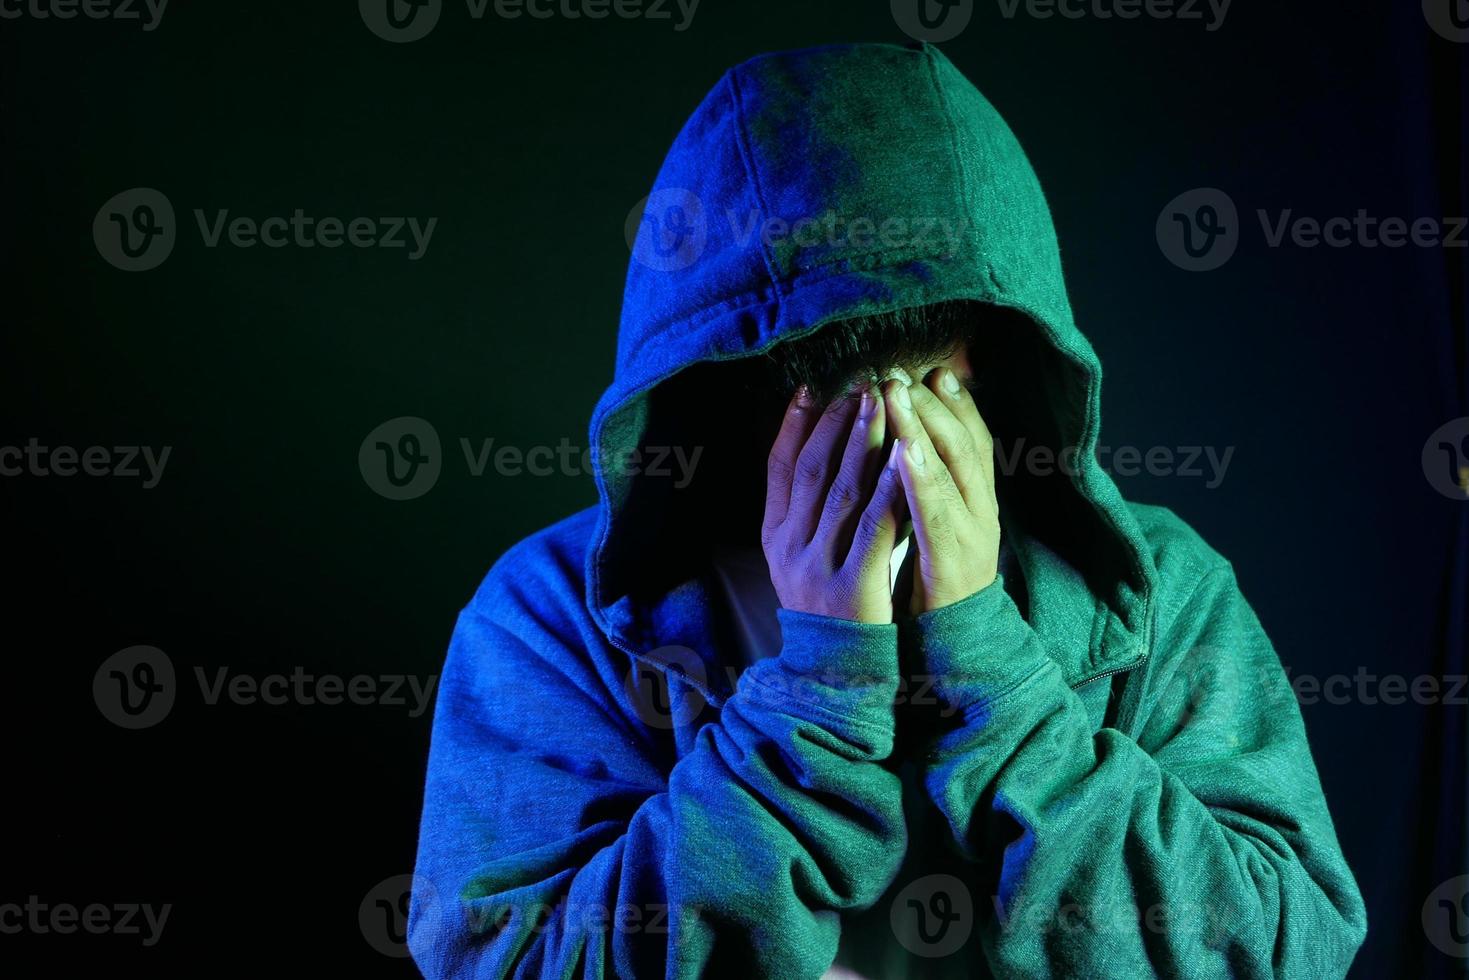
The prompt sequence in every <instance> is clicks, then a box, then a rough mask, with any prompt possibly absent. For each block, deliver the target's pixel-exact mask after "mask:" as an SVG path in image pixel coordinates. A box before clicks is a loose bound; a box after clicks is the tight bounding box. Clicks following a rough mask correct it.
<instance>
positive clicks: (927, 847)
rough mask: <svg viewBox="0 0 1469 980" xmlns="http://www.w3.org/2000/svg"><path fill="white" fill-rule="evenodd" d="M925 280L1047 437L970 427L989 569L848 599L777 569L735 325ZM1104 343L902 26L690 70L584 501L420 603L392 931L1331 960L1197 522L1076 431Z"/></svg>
mask: <svg viewBox="0 0 1469 980" xmlns="http://www.w3.org/2000/svg"><path fill="white" fill-rule="evenodd" d="M935 322H937V323H939V324H940V327H941V329H938V330H937V332H936V333H934V331H932V330H930V331H929V332H930V333H931V334H934V335H936V336H944V337H947V336H951V335H956V334H962V335H963V337H964V338H966V340H965V342H966V344H967V348H966V351H967V356H968V359H969V361H970V362H971V363H972V364H974V365H976V367H975V368H974V370H973V375H974V378H973V381H974V385H973V387H974V388H975V389H976V391H977V392H978V395H977V398H976V401H977V403H978V405H979V411H980V413H981V414H982V416H983V419H984V421H985V422H986V423H988V426H989V429H990V430H992V433H993V440H994V444H995V446H997V447H1001V450H1002V451H1001V452H999V453H997V454H996V455H997V456H1000V457H1003V447H1005V446H1019V445H1025V446H1026V447H1028V450H1027V451H1029V450H1032V449H1034V448H1035V447H1042V448H1044V449H1045V450H1046V451H1047V452H1048V453H1049V454H1050V455H1049V456H1048V459H1049V460H1052V461H1054V462H1053V465H1046V466H1039V465H1024V466H1016V465H1008V466H1007V465H1000V466H999V467H997V468H993V472H992V473H991V479H992V481H993V484H994V487H993V495H994V499H996V500H997V501H998V504H997V513H998V519H999V524H1000V526H1001V527H1002V529H1003V531H1002V533H999V538H1000V542H1001V544H1000V553H999V557H998V564H997V568H996V573H992V576H991V578H992V580H990V581H989V584H986V585H984V586H983V587H982V588H980V589H979V590H978V591H976V592H974V593H973V594H972V595H969V596H966V597H960V598H959V599H958V601H954V602H951V603H948V604H946V605H944V606H943V607H942V608H936V609H928V610H926V611H922V612H919V613H917V614H913V613H912V612H911V611H910V610H909V609H908V608H907V607H906V606H905V605H904V604H903V603H901V602H895V603H894V605H893V610H894V615H893V616H892V617H891V620H892V621H887V622H866V621H855V620H854V619H851V618H841V617H837V616H831V615H823V614H819V613H814V612H811V611H801V610H795V609H790V608H784V607H781V606H780V604H779V603H778V602H777V597H776V595H775V592H774V591H773V589H772V584H771V577H770V575H769V574H767V569H766V568H765V564H764V562H763V561H762V557H761V517H760V515H761V506H762V503H763V502H764V501H765V499H766V495H767V480H768V479H769V477H770V473H769V472H768V471H767V466H766V463H767V456H768V455H770V456H772V457H773V455H774V451H773V450H772V448H771V442H772V439H774V438H775V437H776V431H777V429H778V428H780V426H781V425H782V421H781V419H782V412H783V411H784V410H785V402H786V398H787V397H788V396H789V395H790V392H789V390H782V389H781V387H780V386H779V385H775V384H772V381H771V379H772V377H773V376H775V375H773V374H772V370H771V365H772V364H776V363H779V364H780V365H781V369H782V370H785V371H787V372H789V371H790V370H791V369H792V365H795V366H796V369H797V370H798V371H799V370H818V369H820V368H821V367H822V365H821V364H818V363H816V362H817V361H819V360H821V359H822V358H823V357H826V356H828V355H830V352H831V351H838V352H840V351H841V350H842V349H843V348H842V347H841V345H840V344H838V345H837V346H835V347H828V348H826V350H827V355H823V354H820V353H819V352H820V350H821V348H819V347H813V346H812V345H814V344H818V343H819V342H820V341H822V340H823V338H830V337H846V338H848V339H850V338H852V337H857V338H858V339H859V340H860V339H861V338H863V337H865V336H867V335H866V334H864V333H863V331H864V330H872V331H879V332H880V331H889V332H892V331H896V332H897V333H899V334H901V333H903V332H904V331H908V332H910V333H911V332H912V330H913V328H914V324H915V323H917V324H920V325H923V324H928V325H930V326H931V325H932V324H933V323H935ZM858 346H861V345H860V344H859V345H858ZM878 346H879V347H880V346H881V345H880V344H879V345H878ZM813 352H814V353H813ZM944 352H947V348H946V349H945V351H941V352H940V353H944ZM802 365H805V367H804V368H803V367H802ZM827 366H828V367H830V365H827ZM878 369H881V366H878ZM872 380H874V381H877V380H881V379H878V378H874V379H872ZM967 380H968V379H966V383H967ZM1100 381H1101V369H1100V365H1099V363H1098V360H1097V357H1096V355H1095V354H1094V353H1093V351H1092V349H1091V347H1090V345H1089V344H1088V343H1087V341H1086V340H1085V339H1084V338H1083V336H1082V335H1081V333H1080V332H1079V331H1078V329H1077V327H1076V325H1075V323H1074V322H1073V320H1072V314H1071V310H1070V307H1069V304H1068V301H1067V297H1066V291H1065V287H1064V284H1063V281H1062V274H1061V264H1060V258H1059V254H1058V250H1057V244H1056V237H1055V232H1054V229H1053V227H1052V224H1051V219H1050V215H1049V211H1048V209H1047V205H1046V202H1045V199H1044V197H1043V196H1042V193H1041V189H1040V187H1039V185H1038V183H1037V181H1036V177H1035V175H1034V173H1033V172H1032V170H1031V168H1030V165H1029V164H1028V162H1027V161H1026V158H1025V156H1024V154H1023V153H1022V151H1021V149H1020V147H1019V145H1018V144H1017V142H1016V140H1015V138H1014V136H1013V135H1012V134H1011V132H1010V130H1009V129H1008V127H1007V126H1006V125H1005V123H1004V122H1003V121H1002V120H1001V118H1000V117H999V115H998V114H997V113H996V112H995V110H994V109H993V108H992V107H991V106H990V104H989V103H988V102H987V101H986V100H985V99H984V98H983V97H982V96H981V95H980V94H979V92H978V91H976V90H975V88H974V87H973V86H972V85H971V84H970V83H969V82H968V81H967V80H966V79H965V78H964V77H963V76H962V75H961V74H960V73H959V72H958V71H957V70H956V69H955V67H954V66H953V64H951V63H950V62H949V61H948V60H947V59H946V58H945V57H944V56H943V55H942V54H941V53H939V51H937V50H936V49H935V48H933V47H931V46H928V45H921V44H920V45H911V46H896V45H881V44H870V45H869V44H860V45H841V46H830V47H823V48H817V49H812V50H805V51H797V52H790V53H779V54H772V55H766V56H762V57H758V58H755V59H753V60H751V61H748V62H746V63H744V64H742V65H739V66H738V67H736V68H734V69H732V70H730V71H729V72H727V73H726V74H725V75H724V77H723V78H722V79H721V80H720V81H719V82H718V84H717V85H716V86H715V87H714V89H713V90H712V91H711V92H710V93H709V94H708V96H707V97H706V98H705V99H704V101H703V102H702V103H701V104H700V106H699V107H698V108H697V110H696V111H695V112H694V114H693V116H692V117H691V118H690V120H689V121H688V123H687V124H686V125H685V126H684V128H683V130H682V131H681V133H680V134H679V136H678V137H677V139H676V140H675V142H674V145H673V147H672V149H671V151H670V152H669V154H668V157H667V159H666V161H665V162H664V164H663V167H662V169H661V171H660V173H659V176H658V179H657V182H656V184H655V187H654V189H653V191H652V193H651V195H650V197H649V199H648V202H647V206H646V208H645V209H644V212H643V215H642V219H641V221H640V230H639V231H638V235H637V239H636V241H635V243H634V248H633V261H632V262H631V264H630V267H629V272H628V277H627V285H626V293H625V298H624V305H623V313H622V321H621V328H620V333H619V342H618V350H617V360H616V372H615V376H614V379H613V381H612V384H611V386H610V387H609V388H608V390H607V391H606V393H605V395H604V396H603V397H602V398H601V400H600V401H599V403H598V405H597V407H596V410H595V413H594V415H593V418H592V422H591V446H592V450H593V459H594V460H595V462H596V467H595V470H596V483H597V489H598V494H599V498H600V499H599V503H598V504H597V505H596V506H595V507H592V508H589V509H588V510H586V511H583V512H581V513H578V514H575V515H573V516H571V517H569V518H567V519H565V520H563V521H561V522H559V523H557V524H554V525H552V526H551V527H549V528H546V529H545V530H543V531H540V532H538V533H536V534H534V535H532V536H530V537H529V538H527V539H526V540H524V541H522V542H520V543H518V544H517V545H515V546H514V547H513V548H511V549H510V550H509V551H508V552H506V553H505V555H504V556H503V557H501V558H500V560H499V561H497V562H496V563H495V564H494V566H493V567H492V568H491V570H490V572H489V574H488V576H487V577H486V578H485V580H484V582H483V584H482V585H481V586H480V588H479V590H478V591H477V592H476V594H475V595H474V597H473V599H472V600H471V601H470V603H469V604H468V606H467V607H466V608H465V609H464V611H463V613H462V614H461V616H460V618H459V620H458V623H457V625H456V628H455V631H454V634H453V638H452V640H451V643H450V648H449V653H448V657H447V662H446V663H445V665H444V669H443V673H442V678H441V681H440V685H439V694H438V700H437V708H436V713H435V717H434V724H433V735H432V744H431V748H430V753H429V765H428V777H427V787H426V794H425V801H424V809H423V818H422V826H421V831H420V838H419V851H418V861H417V866H416V869H415V878H414V888H413V895H412V902H411V906H410V917H409V939H408V945H409V948H410V950H411V952H412V955H413V956H414V958H415V960H416V961H417V963H418V965H419V967H420V968H421V969H422V970H423V972H424V973H425V974H426V975H427V976H431V977H442V976H455V977H461V976H463V977H506V976H557V977H571V976H587V977H602V976H621V977H653V976H666V977H693V976H702V975H717V976H738V977H752V976H760V977H780V978H802V977H810V978H816V977H821V976H823V975H828V976H833V977H837V976H848V977H849V976H854V975H855V976H858V977H866V978H889V977H916V976H935V977H961V976H963V977H972V976H985V975H990V974H993V975H1001V976H1008V975H1017V976H1147V975H1152V974H1159V975H1167V976H1178V975H1188V976H1223V975H1232V976H1311V977H1322V976H1340V975H1343V974H1344V973H1345V972H1346V970H1347V968H1348V965H1349V964H1350V962H1351V960H1352V957H1353V955H1354V954H1355V952H1356V950H1357V948H1358V946H1359V945H1360V944H1361V942H1362V940H1363V937H1364V934H1365V929H1366V922H1365V912H1364V909H1363V903H1362V899H1361V896H1360V894H1359V892H1358V890H1357V886H1356V883H1355V882H1354V880H1353V878H1352V875H1351V872H1350V870H1349V869H1348V867H1347V865H1346V862H1345V860H1344V859H1343V856H1342V853H1341V851H1340V848H1339V846H1338V844H1337V840H1336V834H1335V831H1334V829H1333V826H1332V822H1331V818H1330V815H1329V814H1328V811H1327V807H1326V802H1325V799H1324V796H1323V793H1322V789H1321V785H1320V781H1319V778H1318V776H1317V772H1316V769H1315V766H1314V764H1313V761H1312V758H1311V754H1310V749H1309V747H1308V745H1307V742H1306V736H1305V731H1304V727H1303V724H1302V719H1301V716H1300V712H1299V709H1298V707H1297V704H1296V701H1295V698H1294V696H1293V693H1292V690H1291V688H1290V685H1289V683H1288V680H1287V676H1286V674H1285V671H1284V670H1283V668H1282V666H1281V664H1280V661H1279V659H1278V658H1277V655H1276V654H1275V652H1274V650H1273V649H1272V647H1271V644H1270V642H1269V640H1268V639H1267V637H1266V636H1265V634H1264V632H1263V630H1262V628H1261V626H1260V623H1259V621H1258V620H1257V618H1256V617H1255V615H1254V613H1253V612H1252V611H1251V609H1250V607H1249V606H1248V605H1247V604H1246V602H1245V600H1244V599H1243V598H1242V596H1241V594H1240V591H1239V589H1238V587H1237V585H1236V582H1235V578H1234V574H1233V571H1232V569H1231V566H1230V565H1229V563H1228V562H1227V561H1226V560H1224V559H1223V558H1222V557H1220V555H1219V554H1217V553H1216V552H1215V551H1214V550H1212V549H1211V548H1210V547H1209V546H1208V545H1206V544H1205V543H1204V542H1203V541H1202V540H1201V539H1200V538H1199V537H1198V535H1197V534H1195V533H1194V532H1193V531H1192V530H1191V529H1190V528H1189V527H1187V526H1186V525H1185V524H1184V523H1183V522H1182V521H1180V520H1179V519H1178V518H1177V517H1175V516H1174V515H1173V514H1171V513H1170V512H1168V511H1167V510H1164V509H1161V508H1157V507H1149V506H1141V505H1137V504H1130V503H1128V502H1126V501H1124V500H1123V499H1122V497H1121V495H1120V494H1119V492H1118V490H1117V488H1116V486H1115V485H1114V484H1113V482H1112V481H1111V479H1110V478H1109V476H1108V475H1107V474H1106V473H1105V472H1104V471H1103V470H1102V468H1101V466H1100V465H1099V463H1098V460H1097V458H1096V446H1097V438H1098V429H1099V425H1100V404H1101V402H1100ZM898 386H899V387H901V386H902V385H901V383H899V384H898ZM912 390H913V391H914V393H915V394H918V387H917V386H916V385H915V386H914V388H913V389H912ZM673 449H678V450H681V451H682V452H683V455H682V456H677V455H676V454H674V453H673ZM941 455H942V454H941ZM674 458H679V459H683V460H685V461H688V460H697V465H694V466H692V468H691V470H690V471H689V472H685V473H683V474H682V475H681V477H680V475H679V474H678V473H677V472H676V470H677V467H674V466H672V465H670V462H669V461H670V460H671V459H674ZM659 461H661V462H662V465H661V467H660V466H659V465H656V464H657V463H658V462H659ZM1012 464H1013V457H1012ZM905 472H906V471H905ZM919 543H920V544H921V543H922V542H921V541H920V542H919ZM890 550H891V553H892V566H891V567H893V568H896V567H897V566H898V564H899V563H900V562H903V554H904V552H905V551H907V552H908V553H910V555H911V552H912V551H913V550H914V549H913V546H912V543H911V542H908V541H907V540H906V539H905V540H904V541H901V542H897V543H895V544H894V545H893V546H892V547H891V549H890ZM972 560H973V561H976V562H977V561H979V559H978V557H974V558H973V559H972ZM913 564H914V563H913V562H912V561H911V560H910V561H906V562H904V567H906V568H909V569H911V568H912V566H913ZM883 571H884V573H886V572H887V571H888V569H887V568H885V569H884V570H883ZM913 574H915V573H911V572H910V574H909V579H910V581H909V587H910V588H912V581H911V580H912V576H913ZM888 585H889V586H890V587H892V586H893V585H894V582H893V580H891V579H889V580H888ZM897 587H898V588H899V590H901V589H902V585H901V583H899V584H898V586H897Z"/></svg>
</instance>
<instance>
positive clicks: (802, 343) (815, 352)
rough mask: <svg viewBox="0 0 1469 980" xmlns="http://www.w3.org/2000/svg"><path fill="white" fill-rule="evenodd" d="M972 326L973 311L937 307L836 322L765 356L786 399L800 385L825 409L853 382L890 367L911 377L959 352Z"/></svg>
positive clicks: (956, 305) (879, 374) (876, 376)
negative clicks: (921, 369) (927, 366)
mask: <svg viewBox="0 0 1469 980" xmlns="http://www.w3.org/2000/svg"><path fill="white" fill-rule="evenodd" d="M973 325H974V317H973V310H972V308H971V307H970V306H968V305H966V304H960V303H937V304H934V305H932V306H914V307H907V308H903V309H898V310H893V311H890V312H885V313H875V314H872V315H869V316H860V317H853V318H851V319H848V320H839V321H837V322H835V323H828V324H826V325H825V326H822V327H818V328H817V329H816V330H815V331H814V332H813V333H810V334H807V335H806V336H805V337H801V338H800V339H798V340H791V341H787V342H785V343H782V344H777V345H776V346H775V347H773V348H771V349H770V350H769V351H767V352H766V353H765V359H766V362H767V367H768V368H769V370H770V372H771V374H772V376H773V379H774V380H773V383H774V384H775V385H776V386H778V387H779V388H780V390H781V391H783V392H784V395H785V397H786V398H789V397H790V396H791V395H792V394H793V393H794V392H795V391H796V389H797V388H798V387H800V386H801V385H805V386H806V387H807V389H808V390H809V391H810V393H811V397H812V398H813V399H814V400H815V401H816V403H817V404H818V405H826V404H828V403H829V402H831V401H832V400H833V399H834V398H836V397H838V396H839V395H841V394H842V393H843V392H845V391H847V390H848V389H849V388H851V387H852V386H853V385H855V384H859V383H861V382H864V381H873V380H876V379H879V378H882V377H885V376H886V375H887V374H888V372H889V371H891V370H892V369H893V368H895V367H896V368H902V369H903V370H905V371H907V372H908V373H910V374H916V372H917V371H918V370H919V369H920V368H921V367H922V366H923V365H925V364H931V363H933V362H934V361H940V360H943V359H944V358H946V357H948V356H949V355H951V354H953V353H954V351H956V350H958V348H959V347H960V345H961V344H963V343H964V342H965V341H966V340H967V339H968V337H969V335H970V332H971V328H972V326H973Z"/></svg>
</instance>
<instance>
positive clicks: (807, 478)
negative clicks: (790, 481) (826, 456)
mask: <svg viewBox="0 0 1469 980" xmlns="http://www.w3.org/2000/svg"><path fill="white" fill-rule="evenodd" d="M825 477H826V461H825V460H823V459H822V458H821V457H819V456H817V455H816V454H814V453H802V454H801V457H800V458H799V459H798V460H796V482H797V483H799V484H801V485H802V486H815V485H817V484H818V483H820V482H821V481H822V480H823V479H824V478H825Z"/></svg>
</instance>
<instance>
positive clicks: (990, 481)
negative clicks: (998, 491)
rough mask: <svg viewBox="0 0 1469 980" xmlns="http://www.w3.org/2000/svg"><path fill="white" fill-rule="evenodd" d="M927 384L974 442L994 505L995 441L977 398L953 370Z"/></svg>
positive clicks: (936, 375) (939, 373)
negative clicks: (976, 400) (975, 398)
mask: <svg viewBox="0 0 1469 980" xmlns="http://www.w3.org/2000/svg"><path fill="white" fill-rule="evenodd" d="M927 383H928V386H929V390H930V391H932V392H933V393H934V394H935V395H937V396H938V400H939V401H941V402H942V403H943V404H944V405H945V406H946V407H947V408H948V409H949V411H950V413H952V414H953V416H954V418H956V419H958V420H959V424H960V425H962V426H963V427H964V429H965V431H967V432H968V433H969V437H970V438H971V439H972V440H973V441H974V449H975V458H976V459H977V461H978V462H979V467H980V472H981V473H982V474H983V475H984V481H985V483H986V484H987V486H988V494H989V501H990V503H991V504H993V503H994V494H995V437H994V435H993V434H991V432H990V427H989V426H988V425H986V424H985V421H984V417H983V416H982V415H980V414H979V406H978V405H976V404H974V396H973V395H972V394H970V392H969V389H968V388H966V387H965V386H964V385H963V384H961V383H960V381H959V378H958V377H957V376H956V375H955V374H954V372H953V371H952V370H950V369H949V368H943V369H941V370H939V371H935V372H933V373H932V374H930V375H929V378H928V382H927ZM964 499H965V500H966V501H969V502H970V503H971V505H972V504H973V501H972V500H971V498H970V497H969V496H968V495H967V494H966V496H965V498H964ZM971 509H972V507H971Z"/></svg>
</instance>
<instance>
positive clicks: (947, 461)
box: [909, 368, 990, 513]
mask: <svg viewBox="0 0 1469 980" xmlns="http://www.w3.org/2000/svg"><path fill="white" fill-rule="evenodd" d="M947 385H953V386H954V388H956V389H958V391H959V393H960V394H964V393H965V392H964V386H963V385H961V384H959V379H958V378H957V377H955V376H954V372H953V371H950V370H949V369H948V368H939V369H937V370H935V371H933V372H931V373H930V374H929V376H928V378H927V379H926V380H925V382H924V384H921V385H914V386H913V387H912V388H910V389H909V395H910V396H911V398H912V401H913V408H914V410H915V411H916V412H917V413H918V417H919V419H920V420H921V421H922V423H923V428H924V430H925V431H927V433H928V435H929V439H930V441H931V442H932V443H933V447H934V449H935V450H937V451H938V455H939V459H941V460H943V463H944V467H945V469H947V470H948V471H949V476H950V478H951V479H953V481H954V486H955V487H957V488H958V490H959V495H960V496H961V497H962V498H963V499H964V503H965V506H966V507H968V509H969V510H970V511H971V512H974V513H977V512H978V511H979V509H980V508H981V507H983V506H987V505H988V499H989V496H990V485H989V480H988V479H987V478H986V476H985V472H984V465H983V462H982V458H981V457H982V453H981V446H980V444H979V442H978V440H977V439H976V433H975V432H973V431H971V430H970V429H969V428H968V427H967V426H965V425H964V423H963V422H961V421H960V420H959V418H958V416H957V415H955V414H954V411H953V409H954V407H955V398H954V395H953V393H952V392H950V391H948V390H947V387H946V386H947ZM975 415H976V417H978V413H975Z"/></svg>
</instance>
